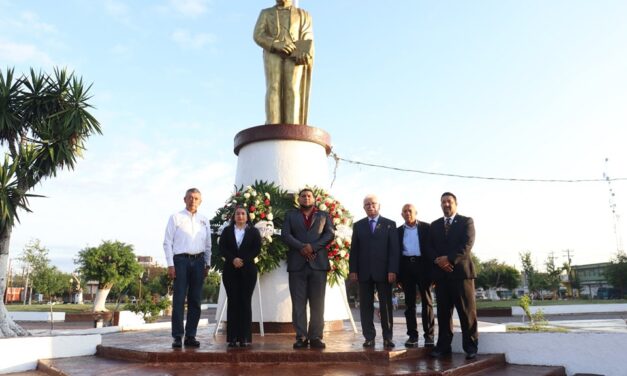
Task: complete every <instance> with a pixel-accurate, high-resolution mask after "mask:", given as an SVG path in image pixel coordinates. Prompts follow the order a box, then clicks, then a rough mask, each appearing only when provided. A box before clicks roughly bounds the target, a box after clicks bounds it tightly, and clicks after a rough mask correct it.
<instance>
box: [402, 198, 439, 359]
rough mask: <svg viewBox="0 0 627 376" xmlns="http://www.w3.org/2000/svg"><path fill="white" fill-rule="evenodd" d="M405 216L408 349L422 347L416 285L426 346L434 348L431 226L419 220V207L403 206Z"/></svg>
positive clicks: (404, 276)
mask: <svg viewBox="0 0 627 376" xmlns="http://www.w3.org/2000/svg"><path fill="white" fill-rule="evenodd" d="M401 216H402V217H403V219H404V220H405V223H404V224H402V225H401V226H399V227H398V229H397V230H398V243H399V245H400V247H401V263H400V267H399V269H400V281H401V285H402V286H403V292H404V293H405V322H406V323H407V335H408V336H409V339H408V340H407V342H405V347H418V322H417V320H416V286H418V292H420V303H421V304H420V305H421V307H422V312H421V317H422V328H423V330H424V338H425V347H433V336H434V334H433V328H434V326H435V320H434V316H433V299H432V297H431V285H432V284H433V282H432V279H431V278H432V276H431V274H432V269H433V258H432V257H431V252H430V248H431V243H430V241H429V227H430V226H429V224H428V223H425V222H421V221H419V220H418V218H417V217H416V207H415V206H414V205H412V204H405V205H403V209H402V210H401Z"/></svg>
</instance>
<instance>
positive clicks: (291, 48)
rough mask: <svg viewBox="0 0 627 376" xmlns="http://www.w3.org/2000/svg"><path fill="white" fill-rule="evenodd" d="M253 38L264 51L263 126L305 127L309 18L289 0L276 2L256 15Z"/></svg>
mask: <svg viewBox="0 0 627 376" xmlns="http://www.w3.org/2000/svg"><path fill="white" fill-rule="evenodd" d="M253 38H254V40H255V42H256V43H257V44H258V45H259V46H261V47H262V48H263V62H264V68H265V75H266V124H304V125H306V124H307V112H308V107H309V106H308V104H309V88H310V83H311V70H312V67H313V56H314V48H313V26H312V21H311V16H310V15H309V13H307V12H306V11H304V10H303V9H300V8H297V7H296V6H293V5H292V0H276V5H275V6H274V7H271V8H267V9H263V10H262V11H261V13H260V14H259V18H258V19H257V24H256V25H255V31H254V35H253Z"/></svg>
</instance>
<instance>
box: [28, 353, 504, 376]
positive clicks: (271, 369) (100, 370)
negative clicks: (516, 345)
mask: <svg viewBox="0 0 627 376" xmlns="http://www.w3.org/2000/svg"><path fill="white" fill-rule="evenodd" d="M504 359H505V358H504V356H503V355H501V354H496V355H480V356H479V357H477V359H475V360H473V361H468V360H466V359H465V356H464V355H463V354H453V355H452V356H451V357H447V358H444V359H432V358H430V357H428V356H423V357H420V358H416V359H400V360H397V361H393V362H289V361H285V362H277V363H269V362H263V363H255V362H251V363H245V362H244V363H239V362H233V363H225V362H221V363H214V362H165V363H145V362H140V361H129V360H120V359H108V358H102V357H99V356H84V357H76V358H62V359H48V360H40V361H39V370H41V371H43V372H46V374H49V375H55V376H82V375H99V374H106V375H108V376H117V375H157V374H159V375H174V374H176V375H178V376H187V375H189V376H191V375H203V374H205V375H232V374H249V373H250V374H255V375H256V376H257V375H258V376H269V375H277V374H279V375H282V376H283V375H285V376H302V375H333V374H342V375H346V376H353V375H354V376H357V375H363V374H374V375H425V376H436V375H447V376H457V375H460V376H461V375H468V374H473V373H474V374H477V372H479V373H480V372H481V371H482V370H485V369H492V368H494V367H497V366H503V365H504Z"/></svg>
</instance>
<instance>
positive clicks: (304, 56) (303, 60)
mask: <svg viewBox="0 0 627 376" xmlns="http://www.w3.org/2000/svg"><path fill="white" fill-rule="evenodd" d="M310 59H311V56H310V55H309V54H308V53H306V52H303V53H301V54H299V55H298V56H296V64H297V65H309V64H310V62H311V60H310Z"/></svg>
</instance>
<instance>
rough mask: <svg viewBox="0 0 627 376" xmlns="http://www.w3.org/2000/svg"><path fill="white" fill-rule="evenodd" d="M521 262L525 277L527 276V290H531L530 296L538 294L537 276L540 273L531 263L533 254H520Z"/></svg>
mask: <svg viewBox="0 0 627 376" xmlns="http://www.w3.org/2000/svg"><path fill="white" fill-rule="evenodd" d="M520 262H521V264H522V267H523V275H524V276H525V280H526V281H527V288H528V289H529V294H530V295H532V294H533V293H537V292H538V287H537V286H536V285H537V279H538V278H537V274H538V272H537V271H536V269H535V268H534V266H533V261H531V252H529V251H527V252H523V253H521V254H520Z"/></svg>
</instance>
